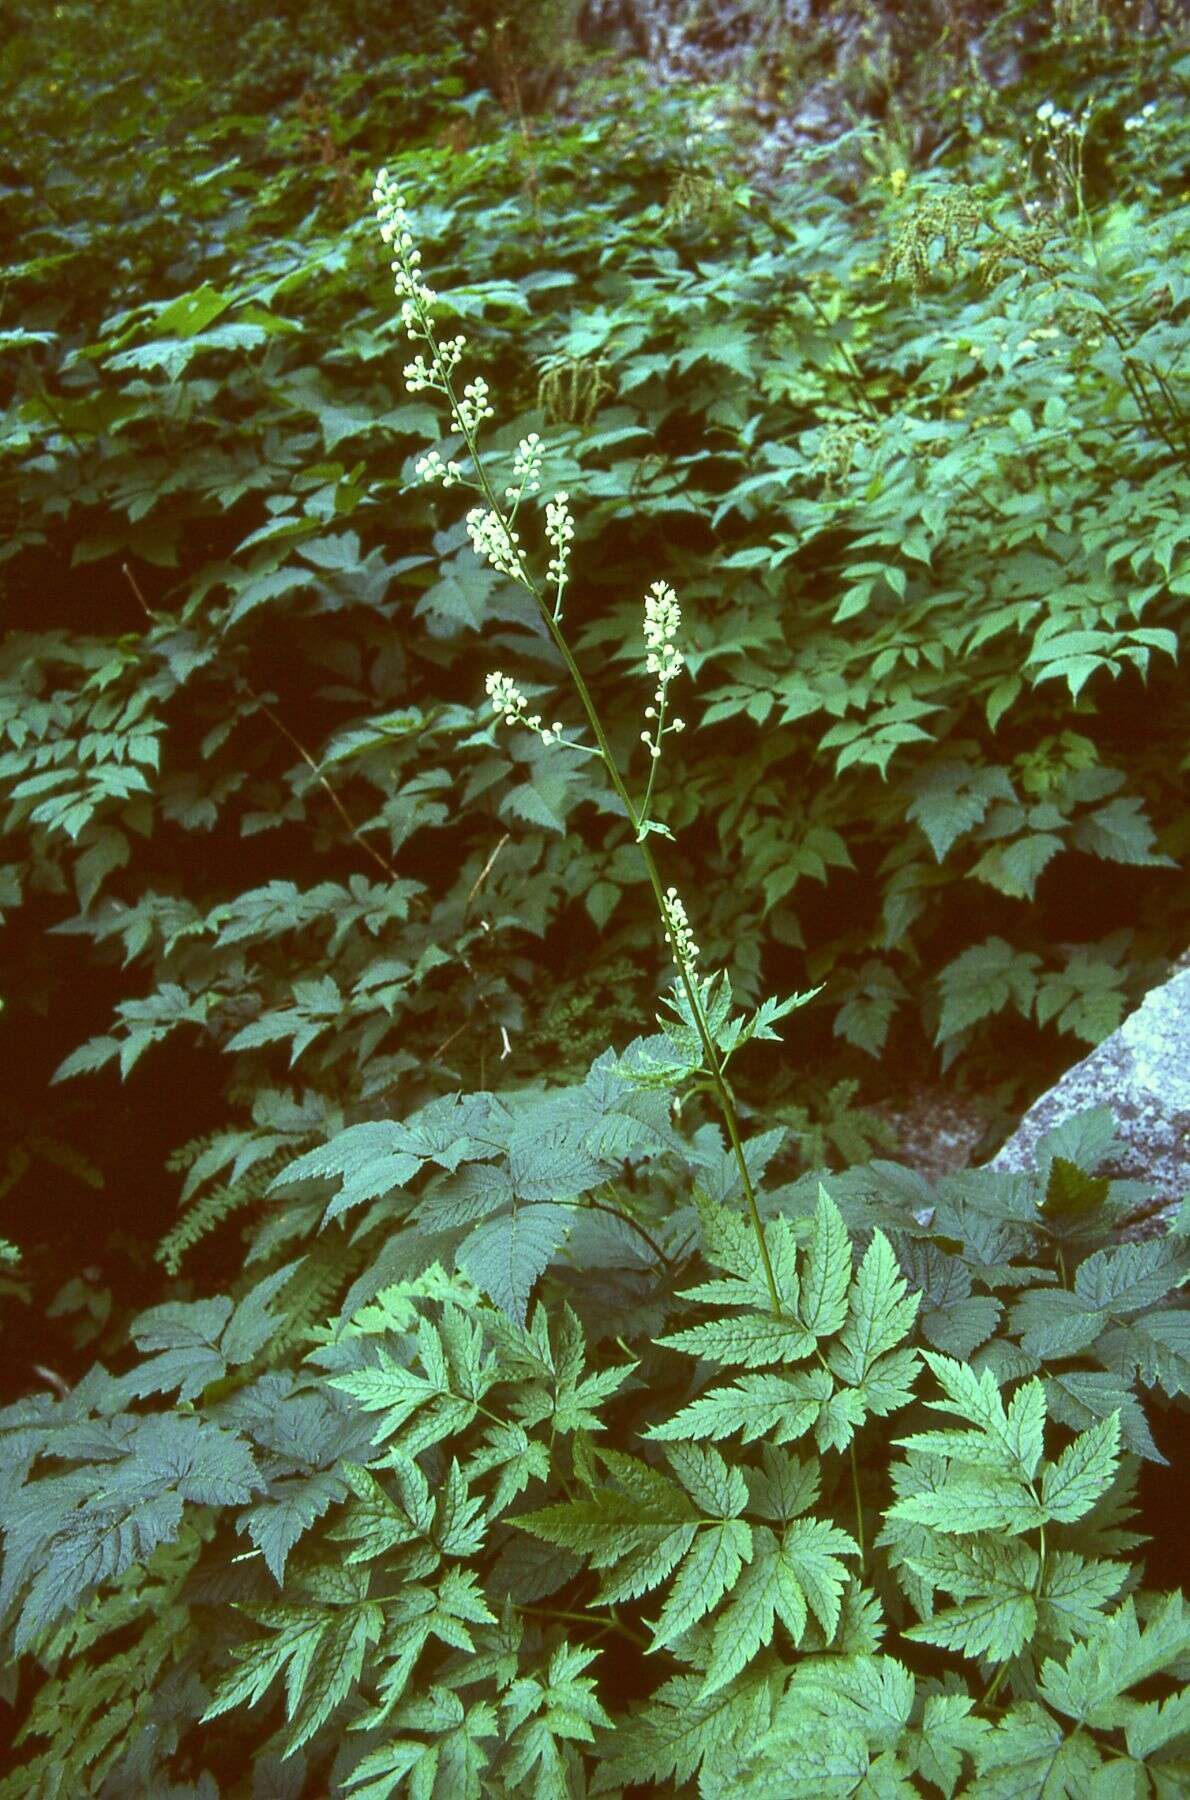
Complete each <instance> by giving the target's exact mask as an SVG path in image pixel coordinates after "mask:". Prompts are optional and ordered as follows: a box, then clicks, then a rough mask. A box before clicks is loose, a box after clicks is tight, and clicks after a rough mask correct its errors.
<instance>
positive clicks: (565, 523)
mask: <svg viewBox="0 0 1190 1800" xmlns="http://www.w3.org/2000/svg"><path fill="white" fill-rule="evenodd" d="M569 499H570V495H569V494H564V493H558V494H555V495H554V497H553V499H552V500H547V501H546V505H545V535H546V537H547V539H548V540H549V543H550V545H551V546H552V548H553V552H554V554H553V557H552V558H551V560H550V567H549V578H550V580H551V581H553V582H555V583H556V584H557V586H558V588H559V589H561V588H563V587H564V586H565V585H566V569H567V564H568V563H569V561H570V545H571V542H572V541H573V538H574V517H573V515H572V513H571V511H570V507H569V505H568V502H569Z"/></svg>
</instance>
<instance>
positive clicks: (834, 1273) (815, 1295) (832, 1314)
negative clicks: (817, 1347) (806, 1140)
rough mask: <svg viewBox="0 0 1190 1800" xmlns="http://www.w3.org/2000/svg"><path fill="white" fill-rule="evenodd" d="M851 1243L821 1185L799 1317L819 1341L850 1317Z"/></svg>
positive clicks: (805, 1263) (807, 1256)
mask: <svg viewBox="0 0 1190 1800" xmlns="http://www.w3.org/2000/svg"><path fill="white" fill-rule="evenodd" d="M850 1282H851V1243H850V1240H849V1239H848V1236H847V1227H846V1226H845V1225H844V1223H843V1215H842V1213H841V1212H840V1211H839V1209H838V1207H837V1206H836V1205H835V1202H834V1201H833V1200H832V1199H831V1197H830V1195H829V1194H828V1193H827V1191H826V1189H825V1188H824V1187H822V1186H821V1185H819V1189H818V1205H817V1208H816V1210H815V1214H814V1229H813V1231H812V1232H811V1234H810V1241H809V1245H808V1247H807V1250H806V1254H805V1259H804V1261H803V1264H802V1278H801V1302H800V1306H799V1309H798V1311H799V1317H800V1319H801V1322H802V1324H804V1325H805V1326H806V1329H807V1330H808V1331H811V1332H813V1334H814V1336H815V1337H816V1338H824V1337H831V1336H833V1334H834V1333H835V1332H836V1331H838V1330H839V1329H840V1327H841V1326H842V1324H843V1321H844V1319H845V1318H846V1317H847V1290H848V1287H849V1285H850Z"/></svg>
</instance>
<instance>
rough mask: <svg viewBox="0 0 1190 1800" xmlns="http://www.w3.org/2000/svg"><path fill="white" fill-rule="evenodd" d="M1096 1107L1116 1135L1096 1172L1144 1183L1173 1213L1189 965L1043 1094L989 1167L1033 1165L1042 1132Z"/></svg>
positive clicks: (1189, 1134)
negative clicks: (1103, 1108)
mask: <svg viewBox="0 0 1190 1800" xmlns="http://www.w3.org/2000/svg"><path fill="white" fill-rule="evenodd" d="M1095 1106H1106V1107H1108V1108H1109V1109H1110V1111H1111V1114H1112V1117H1113V1119H1114V1120H1115V1126H1116V1139H1117V1142H1116V1144H1115V1145H1114V1146H1113V1148H1112V1150H1111V1152H1110V1153H1109V1155H1108V1156H1107V1157H1106V1158H1105V1159H1104V1162H1103V1164H1102V1166H1101V1167H1100V1168H1099V1169H1098V1170H1096V1171H1095V1173H1097V1174H1100V1175H1107V1176H1110V1177H1112V1178H1113V1179H1122V1180H1134V1181H1143V1182H1144V1183H1145V1185H1146V1186H1147V1187H1148V1189H1149V1191H1150V1193H1151V1195H1152V1196H1153V1199H1154V1201H1155V1202H1156V1203H1157V1205H1158V1206H1159V1207H1160V1209H1161V1214H1162V1215H1164V1216H1168V1215H1169V1214H1171V1213H1172V1212H1173V1211H1174V1210H1175V1208H1176V1203H1177V1202H1178V1201H1180V1200H1181V1199H1182V1198H1183V1197H1184V1196H1185V1195H1186V1194H1188V1193H1190V968H1184V969H1182V970H1181V972H1180V973H1178V974H1175V975H1174V976H1172V977H1171V979H1170V980H1169V981H1167V982H1165V983H1164V984H1163V986H1161V987H1158V988H1154V989H1153V991H1152V992H1151V993H1150V994H1148V995H1147V996H1146V998H1145V1000H1144V1002H1143V1003H1142V1004H1141V1005H1140V1006H1139V1007H1138V1008H1137V1010H1136V1011H1135V1012H1134V1013H1131V1014H1130V1015H1129V1017H1128V1018H1126V1019H1125V1020H1124V1023H1123V1024H1122V1025H1121V1026H1120V1027H1119V1029H1118V1030H1117V1031H1113V1032H1112V1034H1111V1036H1110V1037H1109V1038H1105V1039H1104V1041H1103V1043H1102V1044H1100V1045H1098V1047H1097V1048H1096V1049H1094V1050H1092V1052H1091V1054H1090V1055H1089V1056H1085V1057H1084V1058H1083V1060H1082V1061H1081V1062H1079V1063H1075V1065H1074V1067H1073V1068H1071V1069H1068V1070H1067V1071H1066V1073H1065V1075H1063V1076H1062V1077H1061V1079H1060V1080H1059V1081H1058V1082H1057V1083H1056V1084H1055V1085H1054V1086H1053V1087H1052V1088H1050V1089H1049V1091H1048V1093H1045V1094H1042V1096H1041V1098H1040V1099H1039V1100H1037V1101H1035V1103H1034V1104H1033V1105H1032V1106H1031V1107H1030V1108H1029V1111H1028V1112H1027V1113H1026V1114H1025V1116H1024V1118H1023V1119H1022V1120H1021V1123H1020V1125H1019V1126H1018V1127H1017V1129H1016V1131H1015V1132H1014V1133H1013V1135H1012V1136H1011V1137H1010V1138H1009V1140H1008V1142H1007V1143H1006V1144H1005V1145H1004V1146H1003V1148H1002V1149H1000V1150H999V1151H998V1152H997V1153H996V1155H995V1156H994V1157H993V1158H992V1160H991V1163H990V1164H989V1167H991V1168H993V1169H1014V1170H1019V1169H1029V1168H1032V1167H1033V1166H1034V1160H1035V1153H1036V1150H1037V1146H1038V1144H1039V1142H1040V1140H1041V1139H1042V1138H1043V1137H1044V1136H1045V1134H1046V1132H1048V1131H1052V1130H1054V1128H1055V1127H1056V1126H1058V1125H1062V1124H1064V1123H1065V1122H1066V1120H1068V1119H1071V1118H1073V1117H1074V1116H1075V1115H1076V1114H1078V1113H1082V1112H1086V1111H1087V1110H1088V1109H1089V1108H1090V1107H1095Z"/></svg>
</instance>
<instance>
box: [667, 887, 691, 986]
mask: <svg viewBox="0 0 1190 1800" xmlns="http://www.w3.org/2000/svg"><path fill="white" fill-rule="evenodd" d="M665 916H666V919H667V921H668V929H667V930H666V933H665V936H666V940H667V942H668V943H669V945H670V947H671V949H672V951H673V959H674V962H675V963H677V965H678V967H679V968H681V967H683V966H685V967H686V968H687V969H689V968H691V967H692V966H693V963H694V960H695V958H696V957H697V955H698V945H697V944H696V943H695V941H694V933H693V931H692V930H691V928H690V920H689V919H688V917H687V916H686V908H685V907H684V906H683V904H682V901H681V898H680V897H679V894H678V890H677V888H675V887H671V888H666V890H665Z"/></svg>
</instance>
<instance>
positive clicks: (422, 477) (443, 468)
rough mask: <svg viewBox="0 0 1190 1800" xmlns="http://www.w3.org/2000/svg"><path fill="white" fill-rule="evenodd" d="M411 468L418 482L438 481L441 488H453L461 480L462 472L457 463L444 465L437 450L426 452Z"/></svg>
mask: <svg viewBox="0 0 1190 1800" xmlns="http://www.w3.org/2000/svg"><path fill="white" fill-rule="evenodd" d="M413 468H414V473H415V474H416V476H417V478H418V480H419V481H425V482H431V481H440V482H441V483H442V485H443V487H453V486H454V484H455V482H456V481H461V480H462V478H463V471H462V469H460V467H459V465H458V463H457V462H447V463H444V462H443V460H442V458H441V456H440V455H439V454H438V452H437V450H427V451H426V454H425V455H424V456H419V457H418V459H417V461H416V463H415V464H414V465H413Z"/></svg>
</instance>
